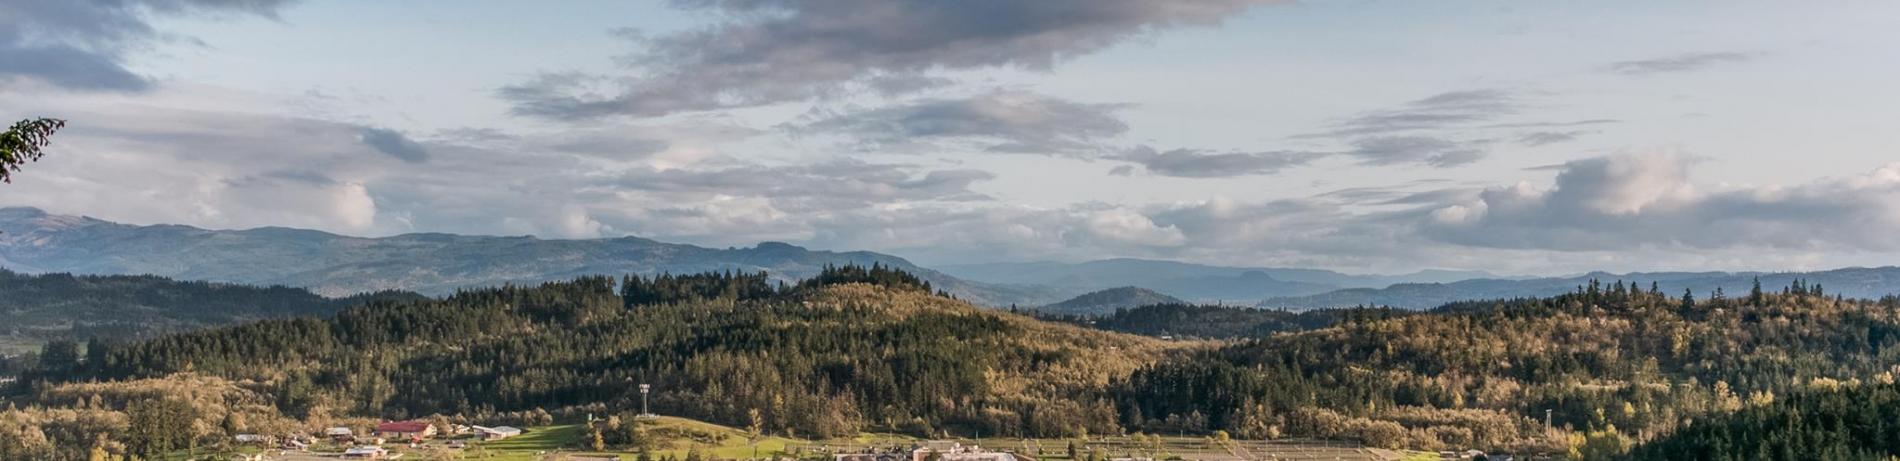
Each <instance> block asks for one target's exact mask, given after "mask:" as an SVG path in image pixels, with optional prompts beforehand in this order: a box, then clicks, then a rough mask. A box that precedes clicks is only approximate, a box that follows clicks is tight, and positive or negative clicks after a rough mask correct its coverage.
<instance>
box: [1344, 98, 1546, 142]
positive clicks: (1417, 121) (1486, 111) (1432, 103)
mask: <svg viewBox="0 0 1900 461" xmlns="http://www.w3.org/2000/svg"><path fill="white" fill-rule="evenodd" d="M1522 108H1523V105H1522V103H1521V102H1520V101H1519V100H1518V97H1517V95H1515V94H1513V93H1512V92H1510V91H1506V90H1502V89H1494V88H1493V89H1477V90H1464V91H1452V92H1446V93H1440V94H1436V95H1432V96H1430V97H1426V98H1424V99H1419V100H1416V101H1412V102H1409V103H1406V104H1404V105H1401V106H1399V107H1396V108H1392V109H1384V110H1377V111H1372V112H1367V113H1363V114H1360V115H1357V116H1354V117H1351V118H1347V119H1345V120H1342V121H1340V122H1338V123H1336V124H1334V126H1333V129H1331V130H1329V131H1326V132H1323V133H1320V134H1316V135H1308V136H1309V137H1314V136H1324V137H1348V136H1367V135H1385V134H1390V133H1395V132H1401V131H1416V130H1439V129H1445V128H1452V127H1458V126H1464V125H1469V124H1471V123H1474V122H1484V121H1490V120H1496V119H1498V118H1501V117H1504V116H1507V115H1514V114H1516V113H1518V112H1519V111H1520V110H1521V109H1522Z"/></svg>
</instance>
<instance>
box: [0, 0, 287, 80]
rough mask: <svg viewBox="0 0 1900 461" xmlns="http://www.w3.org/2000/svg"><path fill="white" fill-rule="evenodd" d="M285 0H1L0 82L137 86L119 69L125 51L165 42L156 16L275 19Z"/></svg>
mask: <svg viewBox="0 0 1900 461" xmlns="http://www.w3.org/2000/svg"><path fill="white" fill-rule="evenodd" d="M288 3H290V2H289V0H126V1H109V2H99V1H65V0H20V1H10V2H4V3H0V83H3V82H4V80H5V79H7V78H30V79H36V80H42V81H45V82H47V83H50V84H52V85H55V86H59V87H62V88H68V89H75V90H113V91H139V90H144V89H146V88H147V87H149V85H150V82H149V80H147V79H146V78H145V77H144V76H141V75H138V74H137V73H134V72H132V71H131V70H129V69H126V67H125V60H126V56H127V54H129V53H131V52H133V51H136V50H138V49H140V48H141V47H145V46H149V45H150V44H151V43H153V42H156V41H159V40H165V39H167V37H166V36H165V35H164V34H163V33H162V32H160V31H158V30H157V29H155V28H153V27H152V25H151V23H150V21H151V19H152V18H154V17H159V16H190V15H216V14H248V15H255V16H262V17H275V14H276V11H277V10H278V9H279V8H281V7H282V6H283V5H285V4H288Z"/></svg>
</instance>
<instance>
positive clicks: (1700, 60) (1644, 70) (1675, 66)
mask: <svg viewBox="0 0 1900 461" xmlns="http://www.w3.org/2000/svg"><path fill="white" fill-rule="evenodd" d="M1754 58H1755V55H1754V54H1752V53H1737V52H1721V53H1688V54H1681V55H1676V56H1667V57H1661V58H1655V59H1639V60H1633V61H1621V62H1616V63H1611V64H1610V65H1609V66H1608V69H1609V70H1610V71H1611V72H1616V73H1620V74H1627V75H1647V74H1662V73H1676V72H1694V71H1699V70H1703V69H1707V68H1710V67H1714V66H1717V65H1721V64H1731V63H1738V62H1743V61H1748V60H1750V59H1754Z"/></svg>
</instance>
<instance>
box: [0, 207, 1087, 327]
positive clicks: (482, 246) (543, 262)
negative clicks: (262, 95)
mask: <svg viewBox="0 0 1900 461" xmlns="http://www.w3.org/2000/svg"><path fill="white" fill-rule="evenodd" d="M846 263H853V264H861V265H871V264H873V263H876V264H883V265H887V266H891V267H895V268H899V269H903V270H905V271H907V272H911V273H913V274H916V275H918V276H919V277H920V278H922V279H924V280H926V281H929V282H930V283H931V284H932V285H934V286H935V287H936V288H938V289H941V290H945V291H947V292H950V293H951V294H954V295H956V296H958V297H959V298H962V299H965V300H969V301H972V302H975V303H979V304H987V305H993V306H1000V305H1008V304H1011V303H1020V304H1025V305H1040V304H1044V303H1049V302H1054V301H1057V300H1061V299H1063V298H1066V297H1069V296H1072V295H1074V294H1076V293H1080V292H1081V291H1080V290H1074V291H1070V290H1061V289H1052V288H1048V287H1038V286H1027V285H1020V284H1007V283H986V282H971V281H965V280H961V279H958V278H956V277H953V276H950V275H947V274H944V273H942V272H937V271H934V270H930V269H926V268H923V267H918V266H917V265H915V264H912V263H911V262H910V261H906V260H904V259H903V258H899V257H896V256H891V255H886V254H880V253H873V252H867V251H851V252H831V251H813V250H807V249H804V248H800V247H797V246H793V245H788V244H784V243H773V242H767V243H761V244H759V245H758V246H756V247H752V248H735V249H715V248H705V247H698V246H693V245H683V244H674V243H664V242H658V241H653V240H648V239H643V238H635V237H622V238H612V239H588V240H544V239H539V238H534V237H491V236H469V235H452V234H433V233H428V234H404V235H398V236H393V237H384V238H363V237H350V236H343V235H337V234H331V233H327V232H320V231H313V230H303V229H289V228H281V227H266V228H258V229H248V230H209V229H200V228H196V227H190V226H179V225H152V226H136V225H127V224H119V223H113V222H108V221H103V220H99V219H94V218H90V217H80V216H69V215H58V214H50V213H46V212H44V211H41V210H39V209H35V208H0V267H5V268H8V269H12V270H15V271H21V272H32V273H46V272H70V273H75V274H149V275H158V276H164V277H171V278H176V279H181V280H207V281H217V282H234V283H243V284H252V285H286V286H294V287H305V288H309V289H311V290H312V291H314V292H316V293H318V294H322V295H326V296H347V295H352V294H356V293H362V292H370V291H382V290H410V291H415V292H419V293H423V294H429V295H442V294H446V293H451V292H454V291H455V290H457V289H463V288H471V287H481V286H492V285H500V284H504V283H518V284H519V283H539V282H543V281H549V280H561V279H569V278H573V277H575V276H580V275H600V274H606V275H617V274H645V275H652V274H657V273H660V272H672V273H695V272H705V271H727V270H732V271H765V272H768V273H770V274H772V276H773V277H774V278H777V279H781V280H788V281H789V280H797V279H801V278H805V277H810V276H811V275H813V274H816V273H817V272H818V271H819V270H820V269H822V268H823V267H824V266H825V265H826V264H846Z"/></svg>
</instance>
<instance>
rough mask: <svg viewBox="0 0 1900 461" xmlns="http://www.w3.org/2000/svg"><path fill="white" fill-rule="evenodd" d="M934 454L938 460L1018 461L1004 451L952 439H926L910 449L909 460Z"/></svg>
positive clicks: (1014, 456) (922, 460) (922, 459)
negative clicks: (961, 442) (968, 444)
mask: <svg viewBox="0 0 1900 461" xmlns="http://www.w3.org/2000/svg"><path fill="white" fill-rule="evenodd" d="M932 454H935V455H936V456H937V459H939V460H940V461H1019V459H1018V458H1017V457H1016V455H1014V454H1010V453H1009V452H1005V451H989V450H984V449H983V447H977V446H969V447H965V446H963V444H960V443H957V442H953V441H938V440H933V441H928V442H923V443H921V444H918V445H917V446H916V447H915V448H912V449H911V451H910V461H924V460H927V459H930V457H931V455H932Z"/></svg>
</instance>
